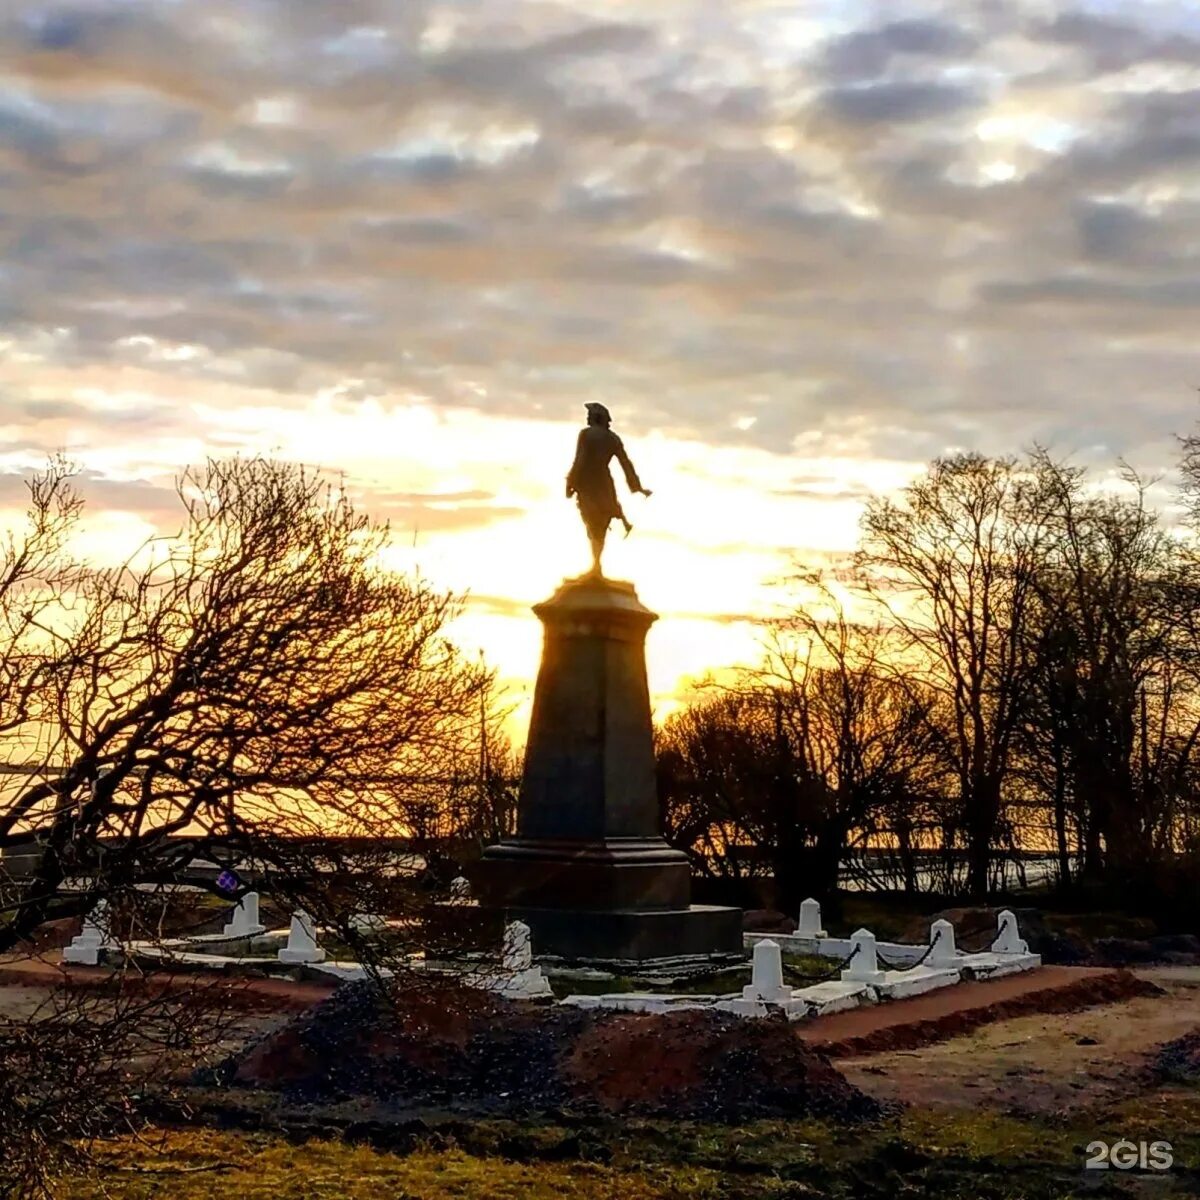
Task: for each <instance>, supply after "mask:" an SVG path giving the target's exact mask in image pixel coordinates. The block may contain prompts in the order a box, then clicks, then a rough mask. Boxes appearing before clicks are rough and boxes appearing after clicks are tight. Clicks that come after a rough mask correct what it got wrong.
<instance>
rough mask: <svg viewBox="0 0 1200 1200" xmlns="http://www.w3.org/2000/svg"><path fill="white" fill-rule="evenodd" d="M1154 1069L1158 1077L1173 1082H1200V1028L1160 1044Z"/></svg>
mask: <svg viewBox="0 0 1200 1200" xmlns="http://www.w3.org/2000/svg"><path fill="white" fill-rule="evenodd" d="M1153 1070H1154V1075H1155V1076H1156V1078H1158V1079H1161V1080H1164V1081H1168V1082H1171V1083H1196V1082H1200V1029H1196V1030H1195V1031H1193V1032H1192V1033H1186V1034H1184V1035H1183V1037H1181V1038H1176V1039H1175V1041H1173V1042H1167V1044H1166V1045H1165V1046H1160V1047H1159V1051H1158V1054H1156V1055H1155V1057H1154V1064H1153Z"/></svg>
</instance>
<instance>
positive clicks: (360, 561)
mask: <svg viewBox="0 0 1200 1200" xmlns="http://www.w3.org/2000/svg"><path fill="white" fill-rule="evenodd" d="M178 492H179V496H180V500H181V503H182V505H183V510H184V526H183V528H182V530H181V532H180V533H179V534H178V535H177V536H175V537H172V538H165V539H155V540H153V541H151V542H150V543H147V544H146V545H145V546H143V547H142V548H140V550H139V551H138V552H137V553H136V554H134V555H133V556H131V557H130V559H129V560H128V561H126V562H124V563H122V564H120V565H118V566H115V567H108V568H100V567H96V568H90V569H87V570H80V571H78V572H77V573H76V575H75V577H74V579H73V581H72V588H71V591H70V593H69V594H63V595H62V596H61V597H60V601H59V603H58V605H57V607H56V608H54V609H53V610H51V609H46V608H44V609H43V610H41V611H40V612H39V613H34V614H33V616H32V617H31V618H30V620H28V621H27V622H25V623H24V624H23V625H21V626H20V629H19V633H20V637H19V638H15V637H14V638H12V639H10V642H9V644H8V645H7V646H5V648H4V652H3V655H2V657H3V658H4V660H5V661H6V662H7V663H9V664H10V669H9V678H10V680H11V682H10V693H12V694H15V695H16V696H18V697H19V698H20V704H21V708H20V711H19V713H18V716H19V718H20V719H14V720H13V721H11V722H10V723H9V726H8V728H7V729H6V730H5V731H4V737H3V742H2V750H0V752H2V753H3V756H4V758H6V759H7V760H8V761H10V762H11V761H18V762H22V763H24V764H25V765H26V766H27V768H28V769H30V770H31V771H32V772H33V773H32V775H30V776H29V777H28V779H27V780H26V781H24V782H23V783H22V784H21V785H19V786H17V787H16V788H15V789H13V791H12V792H11V794H10V795H9V796H7V797H6V798H5V799H4V801H3V806H2V807H0V847H4V846H7V845H13V844H16V843H19V842H25V841H28V840H29V839H30V838H31V837H32V838H33V839H34V840H35V841H36V844H37V847H38V851H39V858H38V862H37V865H36V868H35V869H34V872H33V874H32V876H31V878H30V879H29V881H28V883H27V884H26V886H24V887H23V888H22V889H21V891H20V893H19V895H17V896H16V898H15V899H12V900H10V903H9V919H8V920H7V922H6V923H5V924H4V925H2V926H0V951H2V950H5V949H8V948H9V947H11V946H13V945H14V944H15V943H16V942H18V941H19V940H20V939H22V938H27V937H29V936H30V935H31V934H32V933H33V931H34V930H36V929H37V927H38V926H39V925H40V924H41V923H42V922H43V921H45V920H47V919H48V918H49V917H51V916H63V915H70V914H72V913H79V912H81V911H85V910H87V909H88V908H90V907H91V905H92V904H93V903H94V902H95V900H96V899H97V898H98V897H99V896H101V895H105V896H108V897H110V898H111V897H112V896H113V895H114V894H115V893H117V892H120V891H123V890H124V891H128V890H129V889H132V888H133V887H134V886H135V885H138V884H146V883H171V882H174V881H176V880H178V879H180V878H181V877H182V874H183V872H184V871H185V869H186V868H187V866H188V864H189V862H191V860H193V859H194V858H195V857H196V856H197V855H201V854H202V855H204V856H205V857H206V858H209V859H212V860H213V861H216V862H217V863H219V864H223V865H226V866H229V867H234V866H238V865H241V866H242V867H247V866H248V867H250V868H251V869H253V870H254V871H256V872H258V873H259V874H260V875H264V874H266V875H273V876H274V877H275V878H276V881H277V882H279V881H283V880H289V879H293V878H295V877H296V873H295V872H293V871H292V869H291V868H292V866H293V865H294V863H293V859H292V857H290V856H291V855H293V853H294V852H295V848H296V847H297V846H300V845H302V844H303V843H304V842H305V840H306V839H308V840H311V839H314V838H325V839H328V838H329V837H330V835H335V834H336V835H338V836H340V837H342V838H349V837H353V836H356V835H358V836H367V835H369V836H372V837H376V836H379V835H381V834H384V833H387V832H390V833H391V834H392V835H393V836H399V835H400V834H402V833H403V832H404V829H403V824H402V816H403V807H402V801H403V800H404V798H405V797H406V796H408V795H409V794H410V792H411V790H412V789H413V788H418V787H430V786H434V785H435V784H436V780H437V779H438V778H439V777H441V776H444V774H445V772H446V769H447V765H448V763H449V761H450V757H451V755H452V753H454V752H455V750H456V749H457V747H458V746H459V744H460V743H461V742H462V740H463V739H464V738H465V737H467V736H468V735H469V730H470V727H471V721H472V718H473V716H474V713H475V711H476V707H477V703H478V699H479V696H480V694H481V690H482V689H483V687H484V685H485V682H486V679H487V672H486V671H485V670H484V669H483V668H482V667H481V666H476V665H474V664H472V663H470V662H468V661H466V660H464V659H463V658H462V657H461V656H460V655H459V654H458V653H456V651H455V650H454V648H453V647H452V646H451V645H450V644H449V643H448V642H447V641H446V640H445V633H444V631H445V626H446V622H447V621H448V620H449V618H450V617H451V616H452V615H453V614H454V613H455V611H456V600H455V598H454V597H453V596H450V595H447V594H445V593H442V592H439V591H437V590H436V589H434V588H433V587H431V586H430V585H429V584H427V583H425V582H424V581H422V580H420V579H413V578H407V577H401V576H397V575H395V574H393V573H390V572H389V571H387V570H385V569H384V568H383V567H382V566H381V565H380V561H379V556H380V553H381V552H382V551H383V550H385V548H386V546H387V544H388V536H389V534H388V529H387V527H386V525H381V524H378V523H374V522H372V521H371V520H369V519H368V518H367V517H365V516H363V515H361V514H359V513H358V512H357V511H356V510H355V509H354V507H353V505H352V503H351V501H350V499H349V498H348V496H347V495H346V493H345V492H344V491H343V490H342V489H341V488H339V487H337V486H335V485H334V483H333V482H331V481H329V480H327V479H326V478H325V477H324V476H323V475H322V474H321V473H320V472H315V471H310V470H307V469H305V468H302V467H298V466H293V465H288V464H283V463H277V462H272V461H268V460H264V459H261V458H253V459H234V460H232V461H224V462H217V461H210V462H209V463H208V464H207V465H206V467H204V468H203V469H201V470H198V471H190V470H189V471H188V472H186V473H185V474H184V475H183V476H182V477H181V479H180V481H179V486H178ZM67 511H68V512H69V511H71V510H70V509H69V507H68V509H67ZM56 569H57V568H56V562H55V559H54V556H53V555H49V556H47V557H45V558H44V560H43V564H42V567H41V573H42V576H43V579H44V582H45V584H46V586H49V585H50V584H51V583H52V582H53V578H52V577H53V574H54V571H55V570H56ZM10 707H11V705H10ZM301 858H302V859H303V856H301ZM309 865H310V864H309ZM303 875H304V877H305V878H310V877H311V871H309V870H308V869H307V866H306V867H305V871H304V872H303ZM68 880H74V881H75V882H76V884H78V883H79V881H84V886H83V887H82V888H80V889H78V890H73V891H71V892H70V893H67V892H65V891H64V885H65V884H66V883H67V882H68Z"/></svg>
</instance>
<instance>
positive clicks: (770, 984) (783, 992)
mask: <svg viewBox="0 0 1200 1200" xmlns="http://www.w3.org/2000/svg"><path fill="white" fill-rule="evenodd" d="M791 996H792V989H791V988H790V987H786V986H785V985H784V982H783V956H782V955H781V954H780V952H779V943H778V942H773V941H771V940H770V938H767V939H765V940H763V941H761V942H755V943H754V959H753V961H752V963H751V966H750V982H749V984H747V986H746V987H744V988H742V999H743V1000H790V999H791Z"/></svg>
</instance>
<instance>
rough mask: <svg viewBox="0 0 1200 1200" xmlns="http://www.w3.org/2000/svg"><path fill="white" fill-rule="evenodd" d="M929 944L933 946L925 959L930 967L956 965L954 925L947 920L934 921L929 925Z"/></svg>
mask: <svg viewBox="0 0 1200 1200" xmlns="http://www.w3.org/2000/svg"><path fill="white" fill-rule="evenodd" d="M929 944H930V945H931V946H932V947H933V949H932V950H930V952H929V957H928V958H927V959H926V960H925V963H926V965H927V966H930V967H953V966H957V965H958V947H957V946H956V945H955V942H954V926H953V925H951V924H950V922H949V921H934V923H933V924H932V925H930V927H929Z"/></svg>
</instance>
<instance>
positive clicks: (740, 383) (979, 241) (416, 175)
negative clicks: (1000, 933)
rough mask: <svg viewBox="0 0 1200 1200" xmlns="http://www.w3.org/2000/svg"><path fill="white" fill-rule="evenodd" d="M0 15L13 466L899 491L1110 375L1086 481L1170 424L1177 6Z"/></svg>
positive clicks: (1186, 183) (1195, 85) (370, 2)
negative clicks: (600, 422)
mask: <svg viewBox="0 0 1200 1200" xmlns="http://www.w3.org/2000/svg"><path fill="white" fill-rule="evenodd" d="M10 10H11V11H8V10H6V12H5V14H4V15H3V16H0V51H2V52H3V55H4V61H5V64H6V68H5V70H6V73H5V74H4V76H3V77H0V189H2V190H0V195H2V197H3V199H2V200H0V251H2V255H0V321H2V322H3V329H4V338H5V341H4V344H3V347H0V385H2V386H3V388H4V391H3V393H2V395H0V405H2V406H3V411H2V413H0V429H2V430H3V431H4V437H5V439H6V440H5V442H4V447H5V448H6V450H7V451H11V452H15V448H16V447H18V446H29V445H36V444H38V443H39V442H41V441H44V442H45V443H46V444H47V446H50V445H52V444H55V443H54V439H57V438H60V437H61V436H62V433H63V431H64V430H69V429H71V428H74V429H76V430H80V431H85V432H86V434H87V436H88V438H89V439H91V443H90V444H92V445H93V446H94V447H95V448H96V451H97V453H101V452H102V453H104V454H108V455H110V456H113V457H112V463H115V462H116V459H117V458H118V457H119V456H120V455H121V454H126V455H127V457H130V458H132V459H137V458H138V456H139V455H142V456H143V458H144V457H145V456H146V454H148V452H144V451H145V446H146V445H149V444H151V443H153V444H154V445H155V446H157V447H159V449H158V450H156V451H155V454H156V455H158V454H159V453H160V451H161V453H165V452H166V451H165V449H163V447H166V446H176V445H178V446H179V447H180V448H181V451H180V452H182V448H184V447H185V446H188V445H192V444H193V443H195V444H201V445H212V446H227V445H231V444H232V445H236V444H238V439H239V438H241V437H243V436H246V437H248V436H250V435H249V434H248V433H246V432H245V431H244V430H242V429H241V427H240V425H239V424H238V422H239V416H238V414H239V412H240V411H241V409H242V408H243V406H245V405H246V404H247V403H251V402H252V403H253V404H254V405H262V406H263V408H264V411H267V410H269V411H271V412H273V413H279V414H287V413H291V414H293V415H294V418H295V419H300V418H301V416H302V414H303V413H304V412H305V411H306V408H307V407H308V406H310V405H311V404H312V403H313V397H314V396H320V395H326V394H334V393H336V394H338V395H339V396H341V401H340V402H341V403H344V404H348V405H360V406H361V405H365V404H367V403H379V404H383V405H385V406H386V405H388V404H399V403H405V402H408V401H409V400H410V399H411V398H412V397H419V398H420V399H421V400H422V401H423V402H427V403H429V404H431V405H434V406H435V407H438V408H439V409H442V410H445V411H451V410H456V409H462V408H464V407H470V408H472V409H477V410H479V411H481V412H483V413H485V414H488V415H489V416H492V417H503V418H542V417H562V418H564V419H572V420H573V419H574V416H575V414H577V413H578V411H579V407H580V405H581V404H582V403H583V402H584V401H585V400H589V399H593V398H596V397H601V398H603V399H605V401H606V402H607V403H609V405H610V407H611V408H612V409H613V411H614V413H615V414H616V415H617V417H618V420H619V422H620V423H621V425H622V427H623V428H624V429H626V430H627V431H629V432H630V433H631V434H633V435H634V436H636V435H639V434H645V433H647V432H648V431H650V430H658V431H661V432H662V433H663V434H665V435H668V436H672V437H683V438H692V439H697V440H700V441H703V442H706V443H708V444H710V445H713V446H738V445H741V446H749V447H755V448H758V449H761V450H765V451H768V452H771V453H777V454H782V455H787V454H792V453H797V452H799V453H804V454H806V455H807V454H817V455H825V456H828V457H834V458H857V457H862V456H866V457H874V458H883V457H886V458H890V459H891V460H893V461H897V462H906V463H911V462H913V461H917V460H919V459H921V458H923V457H926V456H928V455H931V454H934V453H938V452H941V451H943V450H945V449H947V448H949V447H953V446H958V445H963V444H971V445H978V446H980V447H981V448H983V449H990V450H998V451H1012V450H1017V449H1019V448H1020V447H1021V446H1022V445H1024V444H1027V443H1028V442H1030V441H1033V440H1036V439H1042V440H1045V439H1047V438H1049V437H1053V436H1058V435H1061V434H1063V432H1064V431H1068V432H1069V431H1071V430H1078V429H1079V428H1080V426H1081V424H1082V423H1084V422H1085V421H1091V420H1092V416H1091V412H1092V410H1091V409H1089V408H1088V407H1087V406H1085V405H1083V404H1082V402H1081V401H1080V400H1079V397H1081V396H1087V395H1094V394H1096V393H1097V392H1099V391H1102V390H1103V389H1105V388H1107V387H1108V386H1110V384H1111V381H1113V380H1118V379H1119V380H1120V381H1121V383H1122V386H1125V387H1128V388H1132V389H1133V390H1134V391H1136V393H1137V394H1138V396H1139V404H1138V405H1137V406H1136V412H1135V411H1134V408H1133V406H1129V407H1128V408H1127V410H1125V411H1124V412H1122V411H1121V410H1120V409H1119V407H1118V406H1114V407H1113V409H1112V410H1111V411H1108V410H1105V411H1103V412H1102V413H1101V415H1100V417H1099V418H1097V421H1098V423H1097V425H1096V427H1095V430H1094V433H1095V437H1094V438H1090V439H1089V442H1088V444H1089V446H1092V444H1093V442H1094V443H1095V447H1094V453H1095V454H1096V455H1097V456H1102V455H1105V454H1107V455H1116V454H1126V455H1130V456H1133V457H1136V456H1137V455H1138V454H1143V455H1146V456H1148V457H1149V458H1150V459H1152V460H1153V461H1152V462H1149V463H1148V466H1150V467H1155V468H1156V467H1158V466H1160V465H1162V463H1163V461H1164V460H1166V459H1169V457H1170V455H1171V454H1172V453H1173V448H1172V445H1171V443H1170V438H1169V435H1170V434H1171V433H1172V432H1173V431H1175V430H1176V429H1179V428H1181V427H1184V426H1186V425H1188V424H1190V421H1191V404H1192V396H1191V394H1190V393H1189V392H1188V390H1187V388H1186V387H1185V386H1183V384H1182V383H1181V382H1179V381H1178V380H1177V376H1178V375H1179V374H1180V371H1181V366H1180V364H1181V363H1183V362H1184V361H1186V357H1187V355H1188V354H1189V353H1190V347H1191V345H1192V341H1193V337H1194V330H1193V325H1194V315H1195V312H1194V310H1195V307H1196V299H1197V297H1196V290H1195V285H1194V283H1193V282H1192V279H1193V278H1194V276H1195V250H1194V247H1195V246H1196V244H1197V237H1198V235H1200V189H1197V188H1196V186H1195V185H1194V183H1193V182H1192V175H1193V172H1192V168H1193V167H1194V166H1195V164H1196V163H1197V162H1198V161H1200V118H1198V117H1197V113H1200V103H1198V100H1197V96H1198V95H1200V91H1198V89H1200V56H1198V53H1197V46H1198V45H1200V27H1197V25H1196V22H1195V21H1194V19H1193V18H1191V17H1189V15H1188V12H1187V8H1186V6H1182V5H1178V4H1169V3H1147V4H1143V5H1139V6H1137V7H1136V8H1134V7H1132V6H1131V7H1128V8H1125V9H1122V10H1121V11H1120V12H1119V13H1116V12H1115V10H1108V9H1106V10H1105V11H1104V13H1102V14H1100V15H1097V14H1098V11H1099V10H1097V9H1096V8H1095V6H1092V5H1087V4H1082V3H1080V4H1077V5H1070V6H1059V11H1058V12H1057V14H1056V15H1054V16H1053V17H1052V18H1047V17H1046V16H1045V15H1041V16H1039V15H1037V14H1036V13H1034V12H1033V11H1032V10H1031V9H1030V8H1029V6H1026V5H1019V4H1014V5H996V4H993V3H988V2H985V0H956V2H955V3H953V4H951V3H949V2H948V0H921V2H918V0H896V2H895V3H889V4H887V5H886V6H834V7H832V8H829V9H828V10H824V9H822V10H821V11H820V12H818V11H817V10H812V11H810V10H808V9H806V8H805V7H804V6H799V8H798V7H797V6H796V5H794V4H785V3H783V0H731V2H730V3H729V4H726V5H719V6H697V5H692V4H687V3H681V2H667V0H663V3H661V4H658V5H644V6H641V7H637V6H629V5H622V6H620V7H619V8H615V9H614V8H612V7H611V6H602V5H598V4H596V3H593V2H590V0H570V2H567V0H561V2H549V3H533V2H532V0H518V2H516V3H511V2H509V0H477V2H476V3H474V4H472V5H470V6H464V5H460V4H454V3H450V2H449V0H344V2H343V3H339V4H338V5H314V4H298V3H295V2H291V0H206V2H205V3H203V4H201V3H199V2H198V0H181V2H179V3H173V4H164V3H161V2H157V0H90V2H89V3H82V2H81V0H80V2H63V0H28V2H27V3H25V4H22V5H20V6H10ZM1047 313H1050V314H1052V320H1053V324H1052V326H1050V327H1048V326H1047V316H1046V314H1047ZM97 380H99V381H100V383H99V384H97V382H96V381H97ZM80 388H82V389H83V390H84V395H83V398H80V396H79V394H78V393H79V389H80ZM89 388H91V389H92V390H91V391H90V392H89V391H88V389H89ZM97 389H99V390H100V391H106V392H107V393H110V394H115V395H118V396H119V397H120V396H123V397H124V399H121V400H120V401H119V402H115V403H108V404H107V406H106V403H105V402H102V401H101V399H99V398H98V397H97ZM248 397H252V398H253V399H252V401H251V400H249V399H248ZM71 405H75V406H77V408H71V407H69V406H71ZM55 406H58V407H55ZM120 414H124V415H120ZM201 414H202V415H201ZM278 419H279V420H284V419H286V418H285V417H283V416H281V417H279V418H278ZM139 422H140V424H139ZM80 436H82V433H81V434H80ZM1077 436H1081V435H1078V434H1077ZM189 438H190V439H191V441H189V440H188V439H189ZM171 439H176V440H175V441H171ZM139 447H141V448H139ZM1089 452H1091V451H1089ZM110 465H112V464H110ZM463 490H469V488H464V489H463ZM847 499H849V497H847ZM395 503H396V504H398V505H399V506H400V507H399V508H398V509H397V513H398V514H399V515H400V516H402V517H403V519H405V520H410V519H411V520H412V521H416V520H417V519H418V518H419V517H420V518H421V519H424V520H427V521H433V522H443V523H449V524H453V523H454V522H459V521H490V520H496V519H500V518H501V517H503V516H507V515H510V514H509V513H508V511H507V510H508V509H509V508H510V506H509V505H507V504H504V503H498V502H496V503H493V502H490V501H489V502H484V501H482V500H481V501H479V502H478V504H477V507H473V502H464V506H463V507H445V508H440V507H438V506H436V505H434V506H433V507H429V506H426V507H425V508H420V505H422V504H424V502H423V501H422V502H418V501H415V500H414V501H411V502H409V503H410V506H416V507H410V508H405V507H404V503H403V502H401V501H399V500H397V501H395ZM419 508H420V511H418V509H419ZM432 514H438V515H436V516H435V515H432Z"/></svg>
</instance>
